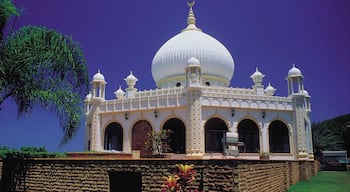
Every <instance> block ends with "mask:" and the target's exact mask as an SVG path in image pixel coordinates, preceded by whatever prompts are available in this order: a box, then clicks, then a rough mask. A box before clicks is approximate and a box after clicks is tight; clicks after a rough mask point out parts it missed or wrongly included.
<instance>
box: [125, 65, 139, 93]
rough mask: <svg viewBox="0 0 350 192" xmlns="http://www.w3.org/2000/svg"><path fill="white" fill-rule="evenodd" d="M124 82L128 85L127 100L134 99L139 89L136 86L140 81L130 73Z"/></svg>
mask: <svg viewBox="0 0 350 192" xmlns="http://www.w3.org/2000/svg"><path fill="white" fill-rule="evenodd" d="M124 80H125V82H126V84H127V85H128V88H126V97H127V98H131V97H134V96H135V92H136V91H137V89H136V88H135V85H136V82H137V81H138V79H137V78H136V77H135V76H134V75H133V74H132V71H130V74H129V76H127V77H126V78H125V79H124Z"/></svg>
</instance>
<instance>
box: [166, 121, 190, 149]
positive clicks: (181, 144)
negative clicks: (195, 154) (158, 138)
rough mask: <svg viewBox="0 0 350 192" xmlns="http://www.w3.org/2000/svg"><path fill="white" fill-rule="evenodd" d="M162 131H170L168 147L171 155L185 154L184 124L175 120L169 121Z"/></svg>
mask: <svg viewBox="0 0 350 192" xmlns="http://www.w3.org/2000/svg"><path fill="white" fill-rule="evenodd" d="M163 130H170V131H171V134H170V137H169V143H168V144H169V147H170V150H171V151H170V152H172V153H185V150H186V145H185V135H186V133H185V124H184V123H183V122H182V121H181V120H180V119H177V118H172V119H169V120H168V121H167V122H166V123H165V124H164V126H163Z"/></svg>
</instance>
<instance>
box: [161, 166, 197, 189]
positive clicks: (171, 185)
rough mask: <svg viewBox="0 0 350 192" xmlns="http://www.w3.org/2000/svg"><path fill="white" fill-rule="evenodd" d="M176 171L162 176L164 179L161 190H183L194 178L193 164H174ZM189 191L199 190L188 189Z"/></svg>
mask: <svg viewBox="0 0 350 192" xmlns="http://www.w3.org/2000/svg"><path fill="white" fill-rule="evenodd" d="M176 167H177V173H175V174H174V175H173V176H168V177H164V179H165V180H166V181H165V182H164V183H163V185H162V188H163V190H162V192H181V191H185V190H186V188H187V186H188V185H190V184H191V182H192V181H194V180H195V177H194V175H195V174H196V172H195V170H194V165H183V164H176ZM189 191H190V192H199V191H198V190H189Z"/></svg>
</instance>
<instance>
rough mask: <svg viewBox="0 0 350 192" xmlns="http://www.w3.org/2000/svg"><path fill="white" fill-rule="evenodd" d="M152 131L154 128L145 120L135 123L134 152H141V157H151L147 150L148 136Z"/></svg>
mask: <svg viewBox="0 0 350 192" xmlns="http://www.w3.org/2000/svg"><path fill="white" fill-rule="evenodd" d="M151 131H152V126H151V125H150V124H149V123H148V122H147V121H145V120H141V121H138V122H137V123H135V125H134V127H133V129H132V146H131V149H132V150H140V157H147V156H149V155H150V154H149V152H148V151H146V149H145V142H146V141H147V138H148V136H147V134H148V133H149V132H151Z"/></svg>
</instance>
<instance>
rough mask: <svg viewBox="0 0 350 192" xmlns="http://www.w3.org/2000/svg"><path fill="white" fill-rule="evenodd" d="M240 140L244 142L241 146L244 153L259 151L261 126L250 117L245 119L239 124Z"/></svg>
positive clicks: (240, 148)
mask: <svg viewBox="0 0 350 192" xmlns="http://www.w3.org/2000/svg"><path fill="white" fill-rule="evenodd" d="M237 130H238V140H239V141H240V142H243V143H244V146H242V147H239V151H240V152H242V153H257V152H259V149H260V144H259V128H258V126H257V125H256V123H255V122H254V121H252V120H250V119H244V120H242V121H241V122H239V124H238V128H237Z"/></svg>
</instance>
